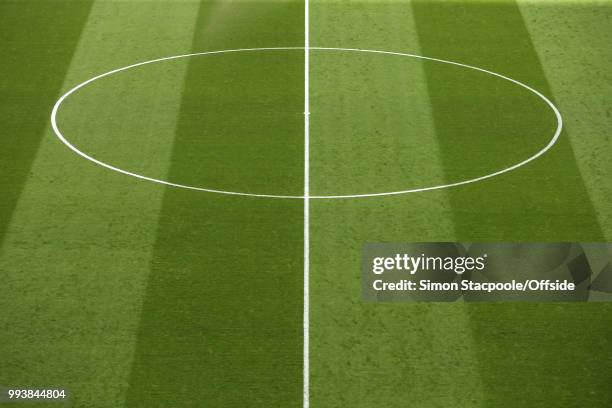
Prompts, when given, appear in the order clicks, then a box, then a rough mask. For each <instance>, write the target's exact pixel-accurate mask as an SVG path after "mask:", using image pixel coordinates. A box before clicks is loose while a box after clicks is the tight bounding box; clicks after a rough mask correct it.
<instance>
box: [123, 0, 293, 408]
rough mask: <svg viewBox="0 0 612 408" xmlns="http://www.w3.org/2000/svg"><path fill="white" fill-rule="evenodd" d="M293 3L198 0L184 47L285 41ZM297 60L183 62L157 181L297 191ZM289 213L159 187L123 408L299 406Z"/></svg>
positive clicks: (280, 205)
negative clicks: (163, 169)
mask: <svg viewBox="0 0 612 408" xmlns="http://www.w3.org/2000/svg"><path fill="white" fill-rule="evenodd" d="M302 9H303V4H301V3H299V2H267V3H256V4H255V3H252V2H234V3H227V2H203V3H202V6H201V9H200V15H199V20H198V24H197V29H196V33H195V36H194V42H193V50H194V51H196V50H197V51H200V50H210V49H226V48H244V47H262V46H280V45H298V46H299V45H301V43H302V42H303V34H302V28H303V12H302ZM303 63H304V62H303V56H302V53H299V52H295V53H291V52H281V53H274V52H267V53H254V54H240V55H238V54H236V55H227V56H216V57H213V58H209V59H207V58H202V59H196V60H192V61H190V64H189V68H188V74H187V79H186V82H185V86H184V94H183V99H182V103H181V112H180V117H179V124H178V128H177V132H176V139H175V145H174V150H173V155H172V163H171V170H170V176H169V177H170V178H171V179H172V180H175V181H177V180H183V181H189V182H193V183H200V184H205V183H208V185H211V186H214V187H218V188H222V189H248V190H253V189H271V190H272V191H277V192H284V193H286V194H287V193H296V192H299V191H300V189H301V188H302V185H303V179H302V178H301V172H302V169H303V160H302V157H303V150H302V148H301V146H303V131H302V128H303V114H302V111H303V97H304V96H303V91H302V89H303V82H302V81H303ZM256 163H259V165H261V168H258V166H255V165H254V164H256ZM302 211H303V209H302V202H301V201H299V200H274V199H254V198H248V197H247V198H245V197H228V196H220V195H214V194H208V193H198V192H192V191H186V190H178V189H172V188H170V189H167V190H166V192H165V197H164V204H163V209H162V214H161V217H160V222H159V230H158V236H157V242H156V246H155V252H154V258H153V262H152V270H151V276H150V279H149V283H148V291H147V294H146V299H145V303H144V306H143V311H142V317H141V326H140V330H139V335H138V346H137V351H136V359H135V362H134V365H133V369H132V376H131V382H130V388H129V392H128V401H127V405H128V406H130V407H136V406H138V407H140V406H142V407H152V406H160V407H167V406H223V407H245V406H249V407H273V406H274V407H276V406H279V407H280V406H282V407H298V406H300V405H301V395H302V394H301V391H302V377H301V370H302V319H301V316H302V247H303V241H302V222H303V220H302Z"/></svg>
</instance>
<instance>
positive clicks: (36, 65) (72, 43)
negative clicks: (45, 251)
mask: <svg viewBox="0 0 612 408" xmlns="http://www.w3.org/2000/svg"><path fill="white" fill-rule="evenodd" d="M91 5H92V1H91V0H85V1H74V0H68V1H53V2H41V1H38V0H19V1H12V0H10V1H2V2H0V49H2V64H0V99H1V100H2V104H0V123H2V141H3V143H2V149H0V175H1V177H2V180H3V181H2V183H1V184H0V196H1V197H2V199H1V200H0V245H1V244H2V240H3V237H4V235H5V233H6V229H7V226H8V224H9V222H10V220H11V217H12V214H13V211H14V209H15V206H16V204H17V200H18V199H19V195H20V194H21V191H22V190H23V186H24V184H25V182H26V180H27V178H28V174H29V170H30V167H31V165H32V162H33V160H34V157H35V155H36V152H37V150H38V146H39V144H40V140H41V138H42V135H43V133H44V130H45V127H46V126H47V123H48V117H49V111H50V106H52V105H53V101H54V100H55V98H57V96H58V93H59V90H60V88H61V86H62V84H63V81H64V77H65V75H66V72H67V70H68V66H69V64H70V61H71V60H72V55H73V54H74V50H75V48H76V45H77V42H78V40H79V37H80V35H81V32H82V30H83V26H84V24H85V22H86V21H87V16H88V15H89V11H90V9H91ZM60 22H61V23H60Z"/></svg>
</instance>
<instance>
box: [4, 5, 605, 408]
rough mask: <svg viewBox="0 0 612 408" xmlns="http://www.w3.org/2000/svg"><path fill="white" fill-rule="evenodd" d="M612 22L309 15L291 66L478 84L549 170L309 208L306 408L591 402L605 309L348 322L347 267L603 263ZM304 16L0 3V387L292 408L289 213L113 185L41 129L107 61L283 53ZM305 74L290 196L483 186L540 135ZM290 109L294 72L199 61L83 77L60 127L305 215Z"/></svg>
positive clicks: (572, 10)
mask: <svg viewBox="0 0 612 408" xmlns="http://www.w3.org/2000/svg"><path fill="white" fill-rule="evenodd" d="M611 13H612V3H610V2H607V1H601V2H579V3H572V2H551V1H536V0H533V1H531V0H530V1H527V0H520V1H508V0H503V1H468V0H466V1H442V0H436V1H426V0H413V1H386V2H375V1H363V2H328V1H312V2H310V26H309V30H310V44H311V45H312V46H320V47H343V48H361V49H375V50H386V51H397V52H407V53H414V54H418V55H425V56H430V57H437V58H442V59H446V60H451V61H457V62H461V63H465V64H470V65H474V66H478V67H482V68H485V69H488V70H491V71H494V72H498V73H500V74H503V75H508V76H510V77H512V78H514V79H516V80H519V81H521V82H523V83H525V84H528V85H530V86H532V87H534V88H535V89H537V90H539V91H541V92H542V93H543V94H545V95H546V96H548V97H550V98H551V99H552V100H553V101H554V102H555V103H556V105H557V106H558V107H559V109H560V110H561V112H562V113H563V117H564V120H565V130H564V132H563V133H562V135H561V138H560V140H559V142H558V143H557V144H556V145H555V147H554V148H553V149H552V150H551V151H549V152H548V153H547V154H545V155H544V156H542V157H541V158H539V159H538V160H536V161H534V162H532V163H530V164H529V165H527V166H525V167H521V168H520V169H517V170H516V171H513V172H510V173H507V174H504V175H501V176H499V177H495V178H492V179H489V180H486V181H483V182H479V183H474V184H470V185H466V186H462V187H458V188H452V189H444V190H438V191H430V192H424V193H418V194H408V195H400V196H389V197H371V198H362V199H342V200H311V202H310V218H309V223H310V239H309V243H310V251H309V254H310V283H311V284H310V332H309V333H310V341H311V344H310V358H309V367H310V399H309V402H310V406H312V407H345V406H346V407H381V406H382V407H406V406H415V407H427V408H430V407H447V406H456V407H498V406H512V407H514V406H516V407H550V406H555V407H583V406H589V407H608V406H610V404H611V403H612V391H611V388H610V386H609V385H610V383H611V381H612V374H611V373H612V352H611V351H610V350H611V347H612V329H611V327H612V318H611V317H610V316H611V312H612V309H611V307H610V305H608V304H596V303H588V304H587V303H585V304H501V303H490V304H462V303H457V304H436V303H410V304H408V303H406V304H397V303H394V304H366V303H363V302H361V300H360V281H359V270H360V265H359V263H360V258H361V246H362V244H363V243H365V242H393V241H396V242H402V241H403V242H410V241H527V242H529V241H606V240H607V241H609V240H611V239H612V211H611V208H610V204H609V196H610V193H612V183H611V182H610V176H611V175H612V166H611V165H610V163H611V162H612V161H611V160H610V154H611V150H612V147H611V146H610V141H609V140H608V136H607V133H608V132H609V129H610V126H611V125H612V123H611V119H610V108H609V103H606V101H608V100H609V98H610V85H611V84H612V78H611V76H610V74H609V69H608V67H609V66H610V63H611V62H612V52H611V51H610V47H609V43H610V39H611V36H612V30H611V29H610V24H609V18H610V15H611ZM304 17H305V16H304V3H303V2H295V1H238V2H226V1H219V2H217V1H202V2H200V1H194V0H189V1H180V2H163V1H128V0H125V1H114V0H95V1H63V0H54V1H34V0H20V1H12V0H2V1H0V34H1V36H0V46H1V47H2V50H3V55H5V58H4V60H3V64H2V65H0V73H1V74H2V75H0V91H1V92H2V93H1V94H2V95H3V96H4V98H3V102H2V104H1V105H0V123H2V126H3V131H2V140H3V142H4V143H3V149H0V174H1V175H2V176H3V177H2V180H3V181H2V182H1V183H0V190H1V192H2V198H1V199H0V243H1V244H2V247H1V252H0V277H1V279H2V286H0V311H1V312H2V313H0V387H2V386H7V387H10V386H14V387H45V388H49V387H54V388H55V387H57V388H66V389H68V390H69V391H70V394H71V398H70V401H68V402H67V405H68V406H74V407H116V406H127V407H182V406H185V407H188V406H194V407H199V406H211V407H245V406H248V407H275V406H279V407H300V406H303V382H302V369H303V364H304V359H303V354H302V353H303V349H302V348H303V322H302V313H303V307H304V305H303V272H304V270H303V248H304V240H303V239H304V236H303V228H304V209H303V206H304V202H303V200H299V199H261V198H254V197H234V196H223V195H217V194H209V193H203V192H196V191H189V190H184V189H177V188H171V187H164V186H162V185H158V184H153V183H148V182H144V181H141V180H138V179H135V178H131V177H127V176H125V175H121V174H118V173H115V172H111V171H108V170H106V169H104V168H102V167H99V166H95V165H93V164H92V163H90V162H88V161H86V160H83V159H82V158H80V157H78V156H77V155H75V154H74V153H72V152H71V151H69V150H68V149H67V148H66V147H65V146H64V145H62V144H61V143H59V142H58V141H57V139H56V138H55V137H54V134H53V132H52V130H51V129H50V126H49V113H50V110H51V107H52V106H53V104H54V103H55V101H56V99H57V98H58V97H59V96H60V95H61V94H63V93H64V92H66V91H67V90H68V89H70V88H71V87H73V86H74V85H76V84H78V83H80V82H83V81H85V80H87V79H88V78H91V77H92V76H93V75H96V74H99V73H102V72H107V71H109V70H111V69H114V68H118V67H122V66H126V65H128V64H132V63H136V62H140V61H146V60H150V59H154V58H159V57H164V56H170V55H178V54H183V53H191V52H201V51H209V50H223V49H234V48H261V47H292V46H296V47H300V46H303V45H304ZM309 72H310V98H309V104H310V110H311V115H310V122H311V125H310V134H309V136H310V146H311V148H310V162H309V167H310V191H311V194H313V195H336V194H363V193H376V192H384V191H394V190H401V189H410V188H418V187H425V186H430V185H436V184H445V183H452V182H456V181H459V180H464V179H468V178H472V177H478V176H481V175H483V174H487V173H490V172H492V171H496V170H499V169H500V168H504V167H507V166H509V165H512V164H514V163H516V162H519V161H521V160H524V159H525V158H527V157H529V156H531V155H532V154H534V153H535V152H536V151H538V150H539V149H541V148H542V147H543V146H545V145H546V143H548V141H549V140H550V138H551V137H552V134H553V132H554V128H555V118H554V116H553V115H552V113H551V111H550V109H549V108H548V107H547V106H546V105H545V104H544V103H543V102H542V101H541V100H539V99H538V98H537V97H535V96H534V95H532V94H530V93H528V92H526V91H525V90H524V89H521V88H519V87H516V86H514V85H512V84H511V83H508V82H504V81H502V80H499V79H496V78H494V77H488V76H486V75H483V74H481V73H478V72H471V71H469V70H463V69H460V68H457V67H450V66H445V65H443V64H437V63H434V62H424V61H419V60H414V59H409V58H401V57H395V56H384V55H372V54H364V53H357V52H344V53H343V52H332V51H316V50H312V51H311V52H310V66H309ZM304 96H305V95H304V53H303V51H300V50H295V51H294V50H282V51H281V50H278V51H262V52H253V53H251V52H248V53H236V54H231V55H229V54H228V55H221V54H219V55H214V56H204V57H195V58H188V59H183V60H180V61H172V62H163V63H159V64H154V65H150V66H145V67H139V68H137V69H134V70H130V71H126V72H123V73H120V74H117V75H115V76H111V77H108V78H104V79H103V80H100V81H98V82H96V83H93V84H91V85H90V86H88V87H86V88H84V89H82V90H81V91H79V92H78V93H77V94H75V95H74V96H72V97H71V98H70V99H68V100H67V101H66V103H65V105H64V106H63V107H62V110H61V111H60V113H59V116H58V123H59V125H60V127H61V128H62V131H63V132H64V134H65V135H66V136H67V137H68V138H69V139H70V140H71V142H73V143H74V144H75V145H76V146H78V147H79V148H81V149H82V150H83V151H84V152H86V153H88V154H91V155H92V156H94V157H96V158H98V159H100V160H103V161H105V162H108V163H110V164H113V165H116V166H118V167H121V168H124V169H126V170H130V171H134V172H138V173H139V174H144V175H147V176H150V177H155V178H160V179H163V180H168V181H171V182H175V183H181V184H189V185H196V186H201V187H206V188H214V189H221V190H229V191H242V192H255V193H266V194H277V195H301V194H302V192H303V189H304ZM26 405H27V404H26ZM39 405H40V403H37V404H36V406H39ZM7 406H10V404H8V405H7ZM15 406H24V404H23V403H20V404H15Z"/></svg>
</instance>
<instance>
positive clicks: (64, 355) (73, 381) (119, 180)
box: [0, 0, 199, 407]
mask: <svg viewBox="0 0 612 408" xmlns="http://www.w3.org/2000/svg"><path fill="white" fill-rule="evenodd" d="M198 7H199V2H197V1H183V2H176V3H172V6H169V3H168V2H163V1H159V2H127V1H121V2H117V1H100V0H99V1H97V2H96V3H95V4H94V6H93V9H92V11H91V14H90V17H89V20H88V22H87V24H86V27H85V29H84V32H83V35H82V37H81V40H80V43H79V46H78V48H77V51H76V53H75V56H74V58H73V61H72V63H71V68H70V70H69V73H68V75H67V78H66V81H65V86H64V89H68V88H69V87H71V86H73V85H75V84H76V83H78V82H80V81H83V80H85V79H87V78H88V77H90V76H92V75H94V74H97V73H100V72H103V71H105V70H108V69H111V68H115V67H117V66H121V65H125V64H129V63H133V62H136V61H140V60H144V59H150V58H154V57H159V56H164V55H168V54H176V53H182V52H185V51H187V50H189V48H190V46H191V41H192V37H193V29H194V25H195V20H196V17H197V10H198ZM58 24H61V22H58ZM49 63H53V61H52V59H51V60H50V61H49ZM183 79H184V69H183V70H181V69H176V70H173V71H172V72H171V73H170V74H169V75H164V76H160V77H159V78H158V81H157V82H155V83H154V84H153V86H150V85H149V86H147V84H143V83H142V81H141V82H139V81H138V80H137V79H135V80H134V81H133V83H132V85H133V87H132V88H130V89H129V90H121V89H119V87H120V86H121V84H122V83H121V82H120V81H119V82H112V81H109V82H107V83H105V84H104V87H100V88H96V89H95V90H94V91H92V92H91V93H89V94H87V96H88V97H91V98H95V99H94V100H89V101H88V102H87V103H86V101H85V99H83V100H82V104H74V106H70V107H67V109H66V111H62V123H64V125H65V126H66V127H67V128H69V129H70V130H71V131H77V132H78V131H79V130H87V132H88V134H87V137H88V138H91V140H92V141H98V143H94V144H92V145H91V147H92V148H93V149H94V150H95V153H96V154H110V153H111V151H112V149H116V148H117V147H118V146H117V145H113V144H112V143H104V142H103V141H104V140H105V139H104V138H105V136H106V135H107V134H108V130H109V129H112V130H113V131H114V132H120V133H123V135H124V137H123V139H122V145H121V146H120V148H121V151H122V152H124V153H125V152H127V153H129V152H130V151H134V152H138V151H142V150H143V149H144V150H145V151H146V152H147V154H149V155H151V157H153V158H154V160H152V161H151V162H149V163H148V164H147V166H148V168H149V170H151V171H156V172H159V173H165V172H166V171H167V169H168V167H169V163H168V161H169V155H170V152H171V144H172V138H173V135H174V128H175V125H176V115H177V112H178V109H179V102H180V97H181V93H182V83H183ZM119 91H122V93H123V94H124V97H123V98H122V103H120V104H118V103H114V101H113V100H112V99H109V97H110V96H111V95H112V94H113V93H115V94H116V93H117V92H119ZM126 91H127V92H126ZM160 94H161V95H163V100H162V99H160V98H157V96H159V95H160ZM145 100H148V102H147V103H148V105H147V107H148V108H149V109H151V110H152V111H150V112H149V113H150V114H151V117H146V118H145V117H143V118H142V120H136V121H134V120H132V121H130V119H131V117H132V116H133V115H135V114H136V113H137V108H138V106H137V105H136V106H134V109H133V110H129V111H126V110H125V109H126V106H129V104H130V103H137V102H142V101H145ZM92 108H97V109H92ZM50 109H51V107H49V110H50ZM134 119H139V118H134ZM92 124H93V125H92ZM138 126H142V127H143V128H144V131H142V130H141V131H138V132H137V131H136V130H137V128H138ZM134 134H136V135H137V136H141V137H142V136H144V135H146V136H147V140H146V141H145V144H143V139H142V138H139V137H134V138H131V137H130V136H133V135H134ZM101 141H102V142H101ZM162 195H163V188H161V187H159V186H155V185H152V184H148V183H144V182H141V181H138V180H135V179H130V178H127V177H125V176H121V175H118V174H114V173H111V172H108V171H106V170H104V169H102V168H100V167H98V166H95V165H92V164H91V163H89V162H86V161H84V160H83V159H81V158H80V157H78V156H76V155H74V154H73V153H72V152H70V151H68V149H67V148H66V147H65V146H63V145H61V144H60V143H59V142H58V141H57V140H56V139H55V137H54V135H53V134H52V132H51V131H50V130H47V132H46V135H45V137H44V139H43V141H42V144H41V146H40V148H39V151H38V154H37V157H36V159H35V162H34V164H33V167H32V172H31V175H30V178H29V180H28V182H27V184H26V186H25V190H24V192H23V194H22V196H21V197H20V200H19V202H18V205H17V208H16V211H15V213H14V216H13V219H12V222H11V224H10V226H9V229H8V232H7V236H6V240H5V244H4V246H3V248H2V256H1V258H0V272H1V274H2V275H3V276H4V277H5V278H4V279H3V289H4V290H5V291H6V293H9V294H11V298H10V299H11V300H10V301H9V299H7V298H5V301H0V305H1V307H0V309H1V310H2V312H3V313H2V316H0V327H6V328H9V330H7V333H5V337H6V340H7V344H10V347H11V353H10V354H11V356H12V357H11V361H3V364H2V366H3V367H2V370H3V371H6V370H14V374H15V375H14V376H13V378H14V379H15V381H16V382H19V383H20V384H15V385H22V384H23V382H26V381H27V383H28V385H37V386H62V387H67V388H68V389H70V390H71V391H72V393H73V395H74V401H75V404H76V405H79V406H93V405H95V406H104V407H107V406H108V407H116V406H119V405H121V404H122V401H123V394H124V391H125V388H126V387H127V379H128V375H129V369H130V366H131V360H132V354H133V346H134V341H135V330H136V328H137V324H138V318H139V310H140V307H141V301H142V297H143V292H144V286H145V284H146V279H147V276H148V272H149V267H150V260H151V251H152V245H153V243H154V239H155V229H156V226H157V218H158V214H159V211H160V207H161V200H162ZM3 347H6V345H5V346H3ZM24 367H25V368H24ZM4 374H5V375H7V373H6V372H5V373H4ZM7 376H8V375H7ZM24 385H25V384H24Z"/></svg>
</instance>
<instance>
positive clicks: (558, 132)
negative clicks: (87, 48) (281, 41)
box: [51, 45, 563, 201]
mask: <svg viewBox="0 0 612 408" xmlns="http://www.w3.org/2000/svg"><path fill="white" fill-rule="evenodd" d="M272 50H274V51H278V50H306V51H308V52H305V53H304V54H305V55H309V54H310V52H311V51H312V50H317V51H345V52H365V53H373V54H386V55H395V56H402V57H410V58H417V59H422V60H428V61H434V62H439V63H442V64H449V65H455V66H459V67H463V68H467V69H472V70H475V71H479V72H482V73H485V74H488V75H492V76H495V77H498V78H501V79H504V80H506V81H509V82H512V83H513V84H515V85H518V86H520V87H522V88H524V89H526V90H528V91H530V92H532V93H534V94H535V95H537V96H538V97H539V98H540V99H542V100H543V101H544V102H545V103H546V104H547V105H548V106H549V107H550V109H551V110H552V111H553V113H554V115H555V117H556V119H557V127H556V129H555V132H554V134H553V137H552V138H551V139H550V141H549V142H548V144H547V145H546V146H544V147H543V148H542V149H541V150H539V151H538V152H536V153H535V154H534V155H532V156H530V157H528V158H527V159H525V160H523V161H521V162H519V163H516V164H514V165H512V166H510V167H507V168H504V169H501V170H498V171H495V172H493V173H490V174H485V175H484V176H480V177H476V178H472V179H469V180H463V181H458V182H454V183H449V184H441V185H436V186H430V187H421V188H414V189H409V190H399V191H388V192H380V193H369V194H346V195H310V194H309V195H308V196H306V194H304V195H278V194H259V193H248V192H239V191H225V190H215V189H211V188H203V187H197V186H189V185H185V184H179V183H172V182H169V181H166V180H160V179H156V178H153V177H148V176H144V175H141V174H137V173H133V172H130V171H127V170H123V169H120V168H118V167H115V166H112V165H110V164H108V163H104V162H102V161H100V160H97V159H96V158H94V157H92V156H90V155H88V154H86V153H84V152H83V151H81V150H80V149H78V148H77V147H76V146H74V145H73V144H72V143H70V142H69V141H68V139H66V137H64V135H63V134H62V132H61V131H60V129H59V127H58V125H57V113H58V111H59V108H60V107H61V105H62V103H63V102H64V101H65V100H66V98H68V97H69V96H70V95H72V94H73V93H75V92H76V91H78V90H79V89H81V88H83V87H85V86H87V85H88V84H90V83H92V82H94V81H97V80H99V79H102V78H104V77H108V76H110V75H113V74H116V73H119V72H121V71H126V70H128V69H131V68H136V67H139V66H143V65H147V64H153V63H156V62H162V61H169V60H175V59H180V58H188V57H196V56H203V55H212V54H225V53H232V52H254V51H272ZM305 116H306V117H308V116H309V115H305ZM51 126H52V127H53V131H54V132H55V135H56V136H57V137H58V139H59V140H60V141H61V142H62V143H64V144H65V145H66V146H68V148H69V149H70V150H72V151H73V152H75V153H76V154H78V155H79V156H81V157H83V158H85V159H87V160H89V161H91V162H93V163H95V164H97V165H99V166H102V167H105V168H107V169H109V170H113V171H116V172H118V173H122V174H125V175H127V176H132V177H136V178H139V179H141V180H147V181H152V182H154V183H159V184H163V185H166V186H170V187H177V188H185V189H188V190H195V191H204V192H209V193H218V194H229V195H237V196H248V197H262V198H288V199H300V200H305V199H306V198H308V201H310V200H312V199H341V198H362V197H381V196H390V195H399V194H409V193H419V192H424V191H430V190H440V189H443V188H450V187H457V186H461V185H465V184H471V183H476V182H478V181H483V180H486V179H489V178H492V177H495V176H499V175H501V174H504V173H508V172H510V171H513V170H516V169H518V168H520V167H522V166H524V165H526V164H528V163H530V162H532V161H533V160H535V159H537V158H539V157H541V156H542V155H543V154H544V153H546V152H547V151H548V150H550V149H551V148H552V147H553V146H554V145H555V143H557V141H558V140H559V137H560V135H561V130H562V129H563V118H562V117H561V112H559V109H557V107H556V106H555V105H554V104H553V103H552V102H551V101H550V99H548V98H547V97H546V96H544V95H543V94H542V93H541V92H539V91H538V90H536V89H534V88H532V87H530V86H529V85H526V84H524V83H522V82H520V81H517V80H515V79H512V78H510V77H507V76H505V75H502V74H498V73H496V72H493V71H489V70H486V69H483V68H479V67H475V66H472V65H467V64H461V63H459V62H453V61H448V60H443V59H440V58H431V57H424V56H421V55H415V54H408V53H402V52H392V51H380V50H367V49H359V48H335V47H311V46H310V45H308V46H307V47H266V48H241V49H234V50H220V51H207V52H198V53H192V54H183V55H176V56H171V57H165V58H158V59H154V60H150V61H144V62H140V63H137V64H132V65H128V66H126V67H122V68H117V69H114V70H112V71H109V72H106V73H104V74H100V75H98V76H95V77H93V78H90V79H88V80H87V81H85V82H82V83H80V84H78V85H77V86H75V87H74V88H72V89H70V90H69V91H68V92H66V93H65V94H64V95H62V96H61V97H60V98H59V99H58V100H57V102H56V103H55V105H54V106H53V110H52V112H51Z"/></svg>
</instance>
